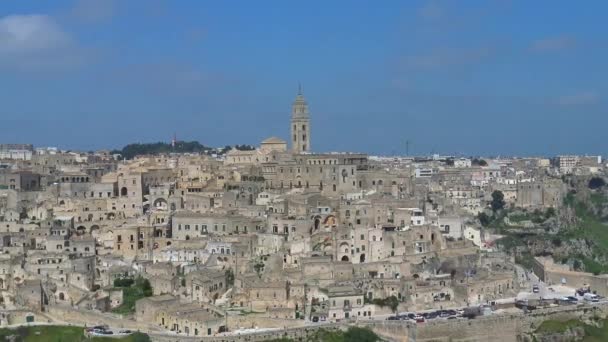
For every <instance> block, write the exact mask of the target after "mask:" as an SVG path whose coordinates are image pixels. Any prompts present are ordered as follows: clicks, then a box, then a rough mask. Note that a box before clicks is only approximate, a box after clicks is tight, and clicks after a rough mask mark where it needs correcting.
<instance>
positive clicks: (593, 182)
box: [589, 177, 606, 190]
mask: <svg viewBox="0 0 608 342" xmlns="http://www.w3.org/2000/svg"><path fill="white" fill-rule="evenodd" d="M605 185H606V181H605V180H604V178H601V177H593V178H591V179H590V180H589V189H592V190H596V189H599V188H602V187H604V186H605Z"/></svg>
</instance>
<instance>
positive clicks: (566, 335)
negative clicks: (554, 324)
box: [531, 327, 585, 342]
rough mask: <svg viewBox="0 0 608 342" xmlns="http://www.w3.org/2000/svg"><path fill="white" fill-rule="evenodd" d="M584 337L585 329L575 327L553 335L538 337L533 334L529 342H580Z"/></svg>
mask: <svg viewBox="0 0 608 342" xmlns="http://www.w3.org/2000/svg"><path fill="white" fill-rule="evenodd" d="M583 337H585V329H584V328H582V327H576V328H571V329H568V330H567V331H566V332H563V333H555V334H548V335H539V334H535V335H534V338H535V339H532V340H531V341H538V342H574V341H580V340H582V339H583Z"/></svg>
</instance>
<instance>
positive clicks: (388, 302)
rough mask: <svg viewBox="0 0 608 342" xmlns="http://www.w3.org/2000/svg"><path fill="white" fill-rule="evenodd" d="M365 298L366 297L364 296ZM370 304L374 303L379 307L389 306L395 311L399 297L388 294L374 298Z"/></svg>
mask: <svg viewBox="0 0 608 342" xmlns="http://www.w3.org/2000/svg"><path fill="white" fill-rule="evenodd" d="M366 298H367V297H366ZM371 303H372V304H376V305H378V306H381V307H387V306H388V307H389V308H391V310H393V312H396V311H397V307H398V306H399V299H398V298H397V297H395V296H390V297H387V298H384V299H381V298H374V299H372V301H371Z"/></svg>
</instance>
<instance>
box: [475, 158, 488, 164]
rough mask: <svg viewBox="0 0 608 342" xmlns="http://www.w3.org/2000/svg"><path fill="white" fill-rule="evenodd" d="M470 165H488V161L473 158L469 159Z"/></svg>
mask: <svg viewBox="0 0 608 342" xmlns="http://www.w3.org/2000/svg"><path fill="white" fill-rule="evenodd" d="M471 165H479V166H488V162H487V161H485V160H483V159H479V158H473V159H471Z"/></svg>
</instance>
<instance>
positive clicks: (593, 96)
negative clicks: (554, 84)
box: [557, 91, 600, 106]
mask: <svg viewBox="0 0 608 342" xmlns="http://www.w3.org/2000/svg"><path fill="white" fill-rule="evenodd" d="M599 101H600V95H599V94H598V93H597V92H595V91H583V92H579V93H576V94H571V95H564V96H561V97H559V98H558V99H557V104H559V105H562V106H577V105H591V104H596V103H598V102H599Z"/></svg>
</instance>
